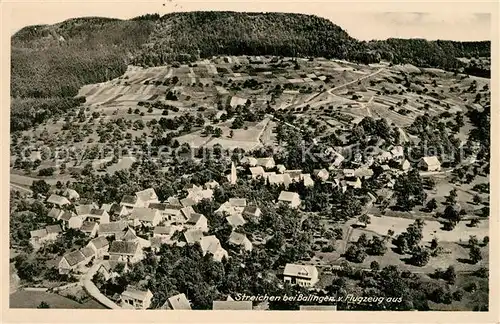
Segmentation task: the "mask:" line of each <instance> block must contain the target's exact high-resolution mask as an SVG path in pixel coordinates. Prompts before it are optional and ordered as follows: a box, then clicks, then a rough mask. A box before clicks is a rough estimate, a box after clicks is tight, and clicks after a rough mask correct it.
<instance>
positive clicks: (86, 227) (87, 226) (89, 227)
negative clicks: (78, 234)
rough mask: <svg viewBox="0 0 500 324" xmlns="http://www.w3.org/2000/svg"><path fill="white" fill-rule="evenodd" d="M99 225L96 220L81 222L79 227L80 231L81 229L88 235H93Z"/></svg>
mask: <svg viewBox="0 0 500 324" xmlns="http://www.w3.org/2000/svg"><path fill="white" fill-rule="evenodd" d="M103 225H104V224H103ZM99 226H100V225H98V224H97V223H96V222H83V223H82V226H81V227H80V231H82V232H83V233H85V234H86V235H87V236H89V237H94V236H96V234H97V229H98V228H99Z"/></svg>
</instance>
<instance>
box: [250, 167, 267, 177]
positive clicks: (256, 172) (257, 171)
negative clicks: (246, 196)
mask: <svg viewBox="0 0 500 324" xmlns="http://www.w3.org/2000/svg"><path fill="white" fill-rule="evenodd" d="M249 170H250V174H251V176H252V179H257V178H259V177H262V176H264V173H265V171H264V168H263V167H261V166H256V167H251V168H249Z"/></svg>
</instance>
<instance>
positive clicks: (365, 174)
mask: <svg viewBox="0 0 500 324" xmlns="http://www.w3.org/2000/svg"><path fill="white" fill-rule="evenodd" d="M354 176H355V177H358V178H363V179H369V178H371V177H372V176H373V170H372V169H370V168H367V167H361V168H357V169H356V170H354Z"/></svg>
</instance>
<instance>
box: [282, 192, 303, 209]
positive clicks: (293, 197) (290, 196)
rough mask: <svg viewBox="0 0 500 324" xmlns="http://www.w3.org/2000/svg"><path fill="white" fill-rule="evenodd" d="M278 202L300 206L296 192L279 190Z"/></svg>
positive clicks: (294, 206)
mask: <svg viewBox="0 0 500 324" xmlns="http://www.w3.org/2000/svg"><path fill="white" fill-rule="evenodd" d="M278 202H279V203H285V204H288V205H289V206H290V207H292V208H297V207H299V206H300V196H299V194H298V193H296V192H290V191H281V193H280V195H279V197H278Z"/></svg>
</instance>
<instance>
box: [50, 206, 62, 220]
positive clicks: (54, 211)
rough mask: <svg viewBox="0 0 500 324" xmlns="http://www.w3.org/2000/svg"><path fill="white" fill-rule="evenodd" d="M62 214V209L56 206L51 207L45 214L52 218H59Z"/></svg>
mask: <svg viewBox="0 0 500 324" xmlns="http://www.w3.org/2000/svg"><path fill="white" fill-rule="evenodd" d="M62 214H64V210H62V209H60V208H57V207H52V208H51V209H50V211H49V213H48V214H47V216H49V217H50V218H53V219H55V220H59V218H61V216H62Z"/></svg>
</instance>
